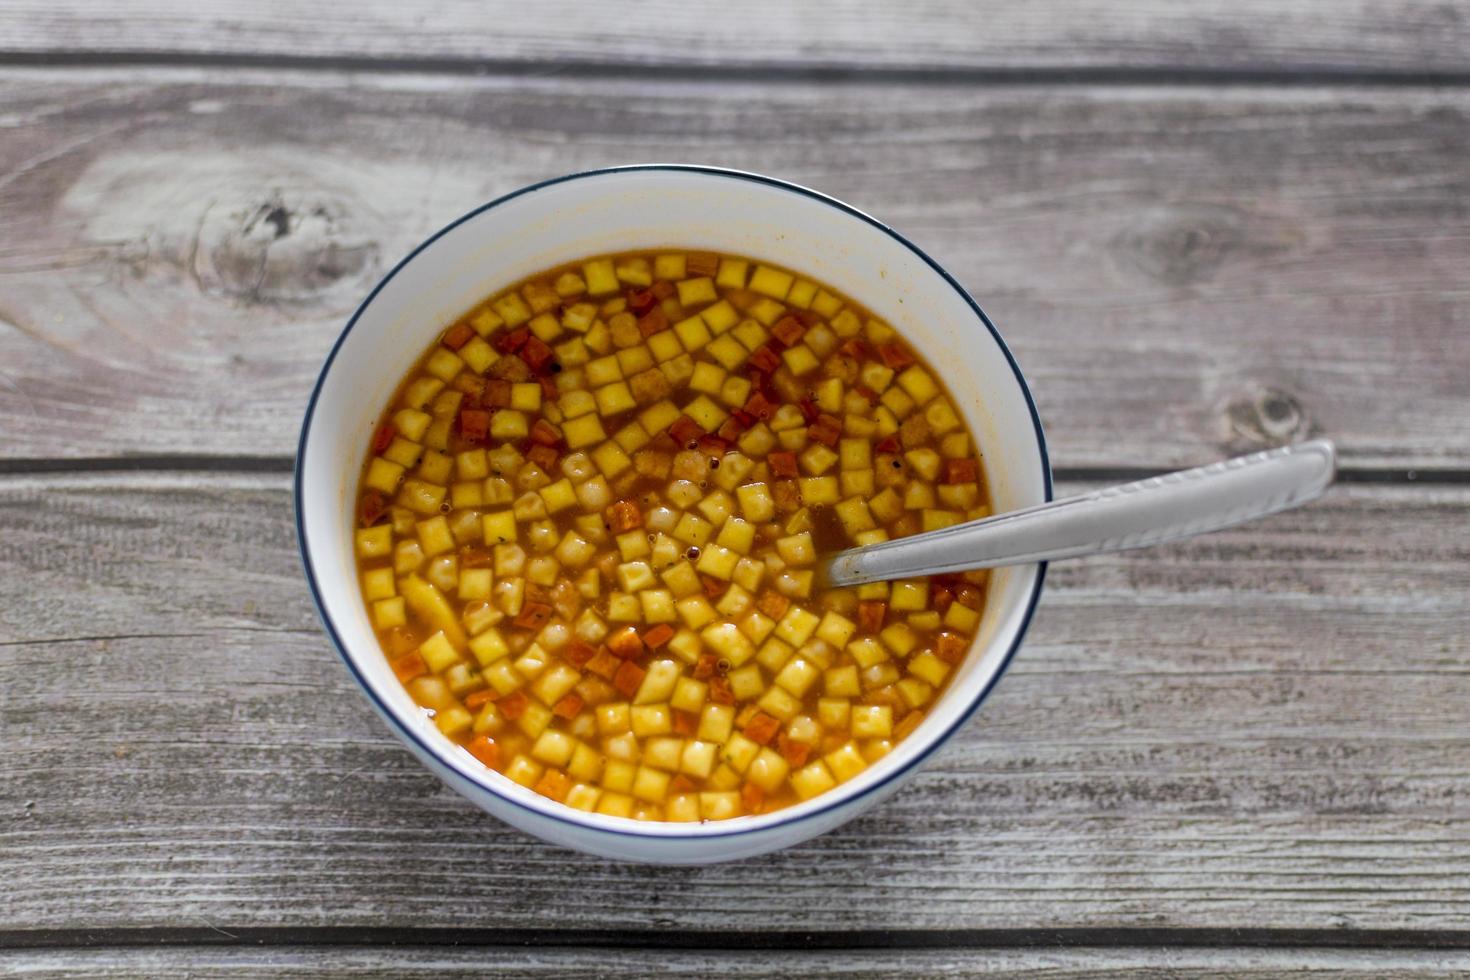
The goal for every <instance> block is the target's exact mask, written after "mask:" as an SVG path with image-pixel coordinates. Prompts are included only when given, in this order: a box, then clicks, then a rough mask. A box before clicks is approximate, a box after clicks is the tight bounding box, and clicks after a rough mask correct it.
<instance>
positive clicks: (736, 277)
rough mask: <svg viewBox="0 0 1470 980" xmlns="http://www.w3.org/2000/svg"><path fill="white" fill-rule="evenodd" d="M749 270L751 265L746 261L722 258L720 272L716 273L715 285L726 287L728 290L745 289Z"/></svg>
mask: <svg viewBox="0 0 1470 980" xmlns="http://www.w3.org/2000/svg"><path fill="white" fill-rule="evenodd" d="M749 269H750V263H749V262H747V261H746V260H744V259H736V258H729V257H726V258H722V259H720V266H719V271H717V272H716V273H715V284H716V285H719V286H724V287H725V288H726V289H743V288H745V275H746V272H747V271H749Z"/></svg>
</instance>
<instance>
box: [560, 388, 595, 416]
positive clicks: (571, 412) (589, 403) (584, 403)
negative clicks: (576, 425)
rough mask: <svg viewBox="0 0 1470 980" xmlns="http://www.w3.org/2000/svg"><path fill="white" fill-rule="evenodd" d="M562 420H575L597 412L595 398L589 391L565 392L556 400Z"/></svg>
mask: <svg viewBox="0 0 1470 980" xmlns="http://www.w3.org/2000/svg"><path fill="white" fill-rule="evenodd" d="M557 407H558V408H560V409H561V414H562V417H563V418H567V419H575V418H581V417H582V416H583V415H590V414H592V413H593V412H595V411H597V396H596V395H594V394H592V392H590V391H582V390H577V391H567V392H563V393H562V396H561V397H560V398H559V399H557Z"/></svg>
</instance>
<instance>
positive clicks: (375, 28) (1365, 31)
mask: <svg viewBox="0 0 1470 980" xmlns="http://www.w3.org/2000/svg"><path fill="white" fill-rule="evenodd" d="M0 39H3V40H0V52H4V53H5V54H10V55H11V56H12V57H14V56H15V55H17V54H33V55H34V54H44V53H60V54H63V55H66V56H69V57H73V58H76V57H78V56H79V55H81V54H86V53H96V54H100V55H102V56H104V57H106V56H109V55H110V56H116V55H118V54H131V55H134V56H143V57H151V58H153V59H160V58H161V57H163V56H170V55H171V56H174V57H181V58H192V59H205V58H208V57H209V56H214V57H216V58H218V57H222V56H233V57H236V58H239V57H253V58H259V59H264V60H278V59H282V58H295V59H323V58H338V59H343V58H346V59H361V60H363V61H366V62H368V63H369V64H371V63H379V64H381V63H388V64H403V63H408V64H414V65H417V64H422V63H424V62H429V63H431V64H433V65H434V66H436V67H442V66H443V65H444V64H445V63H446V62H449V63H459V64H467V65H476V64H484V63H487V62H488V63H490V64H492V65H496V64H500V65H503V64H505V63H507V62H509V63H514V64H524V65H526V66H528V67H533V68H541V69H543V70H551V71H556V70H565V69H566V68H567V67H569V66H576V65H585V64H594V65H609V64H612V65H618V66H624V65H652V66H679V67H701V68H704V67H721V68H728V67H732V66H733V67H740V68H764V69H771V68H779V69H792V70H799V71H807V70H811V69H813V68H840V69H849V70H855V71H865V70H874V69H878V70H897V71H914V70H915V69H920V70H924V69H928V70H935V69H937V70H941V71H943V70H950V71H956V70H958V71H964V70H971V71H973V70H987V69H1008V70H1013V71H1016V70H1019V71H1035V70H1036V69H1038V68H1040V69H1047V68H1052V69H1071V70H1076V69H1098V68H1101V69H1118V68H1122V69H1170V70H1176V71H1181V70H1182V71H1198V70H1200V69H1207V70H1208V69H1217V70H1218V69H1232V70H1242V71H1247V72H1261V71H1276V72H1285V71H1292V70H1298V71H1300V70H1318V71H1330V72H1335V73H1342V74H1348V75H1351V74H1353V73H1355V72H1363V71H1365V70H1377V71H1390V72H1402V73H1408V74H1413V75H1418V74H1422V73H1424V72H1464V71H1466V70H1467V69H1470V22H1467V20H1466V18H1465V16H1464V12H1463V10H1462V9H1461V8H1460V7H1458V6H1457V5H1456V4H1455V3H1453V2H1448V3H1447V2H1444V0H1355V2H1353V3H1350V4H1344V3H1339V2H1334V0H1235V2H1230V0H1196V2H1191V3H1173V2H1170V0H1126V2H1122V3H1109V2H1106V0H1047V2H1045V3H1006V2H1003V0H978V2H966V0H922V2H918V3H905V4H893V3H886V2H884V0H837V2H824V3H799V4H792V3H782V2H781V0H753V2H744V3H719V2H715V0H699V2H689V0H652V2H642V3H631V4H622V5H619V6H618V7H617V8H616V12H615V13H614V12H613V10H612V8H596V7H592V6H589V5H588V4H585V3H581V2H577V0H552V2H542V3H512V2H506V0H493V2H489V3H477V2H474V0H447V2H441V3H435V4H434V5H433V6H432V7H422V6H419V5H416V4H404V3H395V2H392V0H359V2H357V3H354V4H353V5H352V9H351V12H350V14H349V13H347V12H346V11H344V10H343V9H342V8H341V7H340V6H338V5H335V4H332V3H330V2H329V0H302V2H297V3H260V4H243V3H240V2H239V0H202V2H191V0H140V2H134V3H129V4H126V5H121V6H117V7H110V6H98V5H96V4H91V3H86V2H84V0H50V2H47V0H9V2H8V3H7V4H6V5H5V6H4V8H0ZM0 57H3V55H0Z"/></svg>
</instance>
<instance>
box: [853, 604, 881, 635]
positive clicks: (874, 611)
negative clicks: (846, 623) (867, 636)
mask: <svg viewBox="0 0 1470 980" xmlns="http://www.w3.org/2000/svg"><path fill="white" fill-rule="evenodd" d="M887 616H888V603H886V602H881V601H878V600H876V599H864V600H862V601H861V602H859V603H858V605H857V618H858V629H860V630H862V631H863V632H864V633H878V632H879V631H881V630H882V629H883V620H884V619H885V618H886V617H887Z"/></svg>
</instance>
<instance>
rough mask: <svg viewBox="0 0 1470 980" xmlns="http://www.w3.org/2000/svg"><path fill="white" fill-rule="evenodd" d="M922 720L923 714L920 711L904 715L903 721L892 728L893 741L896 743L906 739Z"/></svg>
mask: <svg viewBox="0 0 1470 980" xmlns="http://www.w3.org/2000/svg"><path fill="white" fill-rule="evenodd" d="M923 720H924V712H922V711H910V712H909V713H908V714H906V715H904V716H903V721H900V722H899V723H898V724H897V725H895V726H894V729H893V738H894V740H895V741H897V740H898V739H901V738H907V737H908V736H909V733H910V732H912V731H913V730H914V729H915V728H918V727H919V722H921V721H923Z"/></svg>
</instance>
